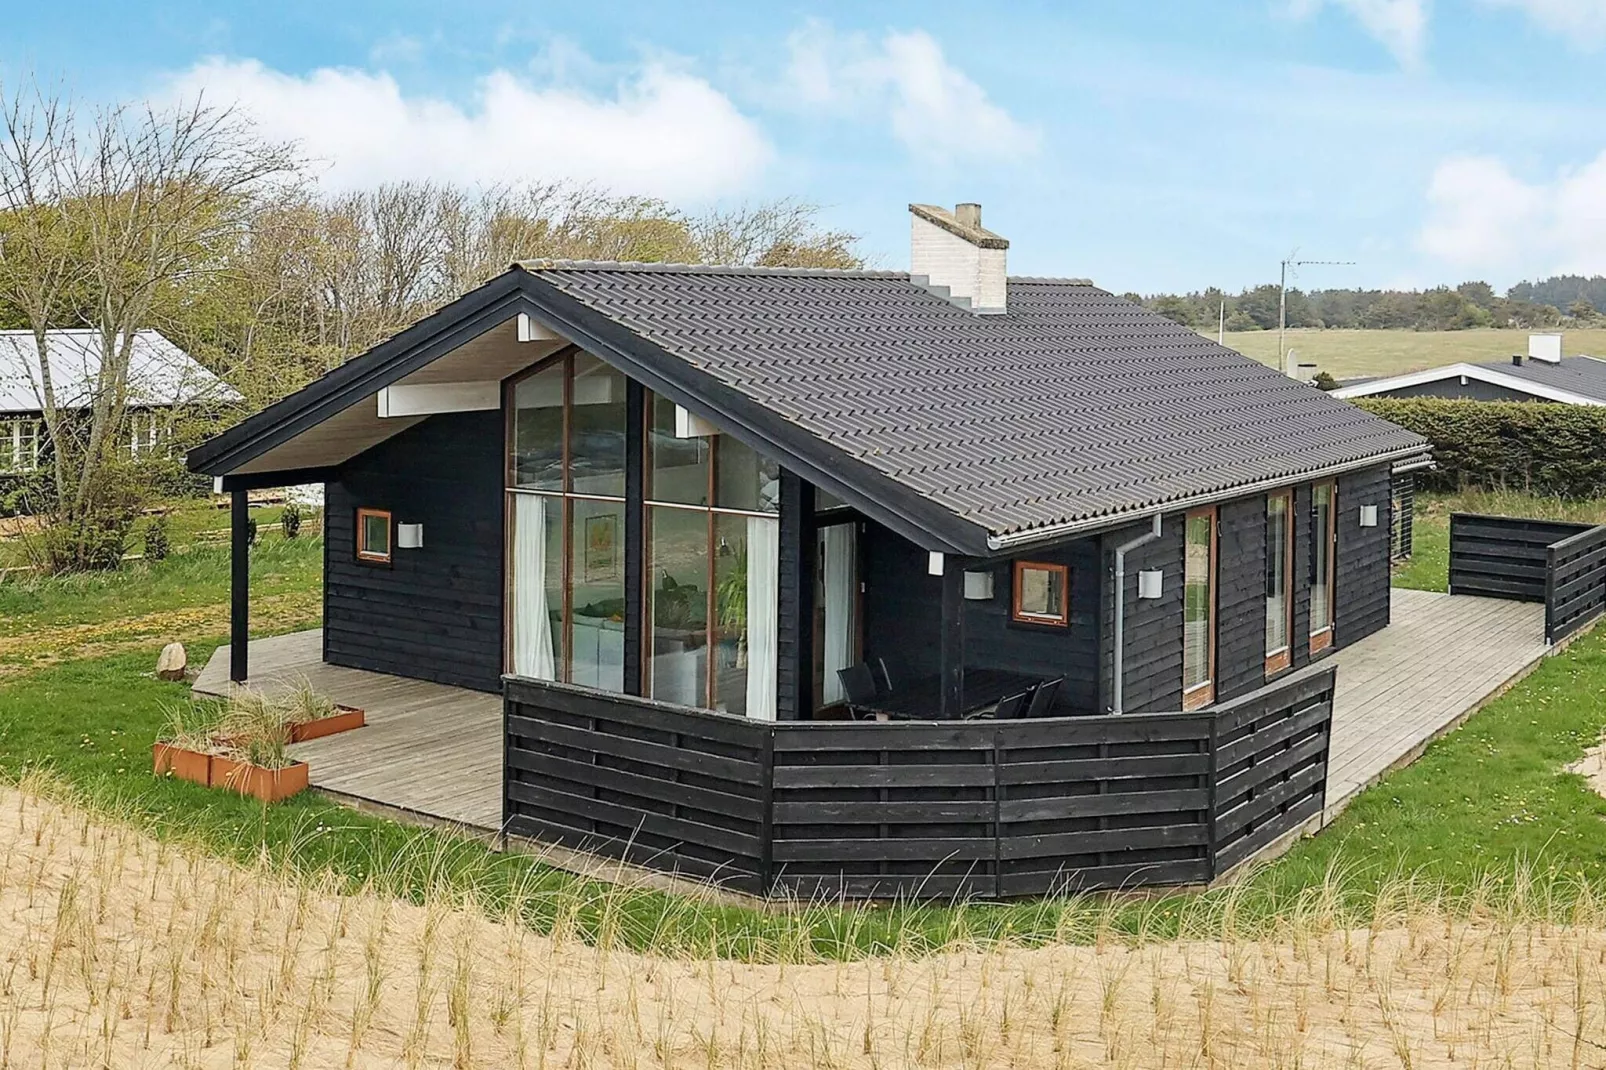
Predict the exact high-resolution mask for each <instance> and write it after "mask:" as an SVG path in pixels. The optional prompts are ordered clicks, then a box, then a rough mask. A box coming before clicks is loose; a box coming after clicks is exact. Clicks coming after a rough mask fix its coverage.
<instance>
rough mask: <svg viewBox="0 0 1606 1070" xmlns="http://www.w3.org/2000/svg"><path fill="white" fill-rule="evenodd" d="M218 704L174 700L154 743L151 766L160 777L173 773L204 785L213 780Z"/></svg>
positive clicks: (180, 777) (168, 708)
mask: <svg viewBox="0 0 1606 1070" xmlns="http://www.w3.org/2000/svg"><path fill="white" fill-rule="evenodd" d="M216 707H217V704H216V703H200V702H175V703H173V704H172V705H170V706H168V707H167V709H166V711H165V712H166V714H167V720H166V723H165V724H163V726H162V730H161V732H160V734H159V735H158V736H157V739H156V742H155V743H154V744H152V745H151V765H152V768H153V769H154V770H155V771H156V774H157V775H158V776H169V775H171V776H174V777H177V778H178V779H179V780H188V781H189V782H190V783H192V784H200V785H201V786H202V787H206V786H209V785H210V784H211V783H212V751H213V749H214V747H215V743H214V739H213V737H214V736H215V735H216V733H217V728H218V717H219V711H218V709H217V708H216Z"/></svg>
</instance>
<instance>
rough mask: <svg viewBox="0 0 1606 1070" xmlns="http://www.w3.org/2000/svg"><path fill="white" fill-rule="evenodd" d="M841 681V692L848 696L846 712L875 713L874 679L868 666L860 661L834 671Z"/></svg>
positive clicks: (853, 713) (862, 714)
mask: <svg viewBox="0 0 1606 1070" xmlns="http://www.w3.org/2000/svg"><path fill="white" fill-rule="evenodd" d="M836 678H837V679H838V680H840V681H842V692H843V694H845V695H847V697H848V712H849V713H850V714H852V715H853V716H855V717H862V716H873V715H874V714H875V700H876V698H877V695H876V681H875V674H874V673H872V672H871V671H870V666H868V665H866V664H864V663H863V662H860V663H859V664H857V665H849V666H848V667H847V668H845V669H838V670H837V671H836Z"/></svg>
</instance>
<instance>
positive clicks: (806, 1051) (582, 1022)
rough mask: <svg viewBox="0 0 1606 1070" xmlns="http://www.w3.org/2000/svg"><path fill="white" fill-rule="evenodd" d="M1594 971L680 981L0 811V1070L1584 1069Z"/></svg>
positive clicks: (1544, 966) (1551, 954) (1334, 945)
mask: <svg viewBox="0 0 1606 1070" xmlns="http://www.w3.org/2000/svg"><path fill="white" fill-rule="evenodd" d="M1603 961H1606V934H1603V933H1602V931H1600V930H1599V929H1596V928H1593V927H1591V928H1581V929H1569V928H1561V927H1536V926H1533V925H1525V924H1523V925H1519V924H1515V923H1510V924H1500V923H1497V922H1495V921H1493V920H1490V921H1486V922H1481V923H1480V922H1464V921H1454V920H1450V919H1447V918H1443V917H1438V916H1433V915H1418V916H1414V917H1411V918H1401V919H1399V920H1398V923H1397V924H1390V925H1389V926H1385V927H1381V928H1379V929H1378V930H1377V931H1370V930H1360V931H1355V930H1349V931H1343V930H1340V931H1326V930H1323V929H1322V928H1321V927H1320V926H1319V925H1315V924H1306V925H1305V926H1303V927H1302V928H1301V931H1300V932H1298V933H1292V934H1290V935H1289V937H1288V938H1287V939H1286V940H1283V941H1277V942H1271V941H1267V942H1249V941H1190V942H1181V943H1170V944H1164V945H1152V946H1147V947H1128V946H1122V945H1119V944H1116V943H1113V942H1106V943H1104V944H1103V945H1102V946H1078V947H1069V946H1066V947H1050V948H1039V949H1034V950H1022V949H1014V948H992V949H990V950H986V951H983V950H972V951H965V952H956V953H950V954H942V955H935V956H929V957H924V958H912V957H911V958H889V959H874V960H870V961H864V962H856V963H850V964H839V963H807V964H743V963H737V962H729V961H687V960H677V959H670V958H665V957H659V956H654V955H644V954H636V953H631V952H625V951H619V950H612V951H610V950H599V949H596V948H593V947H590V946H588V945H586V944H583V943H581V942H579V941H578V940H574V939H564V938H551V937H546V936H539V935H536V934H534V933H532V932H529V931H528V930H526V929H525V928H523V927H521V926H519V925H517V924H514V923H511V922H500V921H497V920H495V919H491V918H487V917H486V916H484V915H483V914H481V913H479V912H477V911H474V910H472V909H469V910H465V909H460V908H458V907H457V906H455V905H453V904H452V903H449V902H436V903H431V904H428V905H424V906H416V905H411V904H407V903H402V902H398V901H395V900H393V899H388V898H385V897H381V896H378V895H372V894H364V895H337V894H333V893H332V892H330V891H329V890H328V889H326V888H322V887H320V886H318V885H317V884H316V883H308V882H306V881H298V880H290V879H286V878H285V877H284V876H283V875H282V874H279V873H276V872H273V871H271V870H268V869H261V868H259V869H248V868H239V867H235V866H231V865H226V864H223V863H221V862H219V861H217V860H216V859H214V858H212V857H210V856H207V855H204V854H201V853H199V852H197V851H194V850H187V849H183V848H179V847H174V846H172V845H163V844H161V843H158V842H156V841H153V840H152V839H150V838H149V837H147V836H145V835H144V834H142V833H140V832H137V831H134V830H132V829H130V828H127V827H123V826H121V825H116V824H110V823H107V822H105V821H104V820H103V819H99V818H96V817H93V816H90V815H87V814H85V813H82V812H79V811H76V810H74V809H71V808H69V807H66V806H63V805H60V804H57V803H54V802H49V801H46V800H43V799H41V798H38V797H35V796H31V795H27V794H23V793H19V792H17V791H14V790H0V1067H29V1068H33V1067H73V1068H78V1067H96V1066H105V1067H116V1068H118V1070H122V1068H128V1067H135V1068H137V1067H159V1066H183V1067H244V1066H255V1067H305V1068H320V1070H321V1068H336V1067H342V1068H343V1067H354V1068H355V1067H426V1066H427V1067H448V1066H456V1067H479V1066H484V1067H553V1068H555V1067H576V1068H578V1067H596V1068H609V1067H655V1066H674V1067H733V1068H752V1070H763V1068H768V1067H776V1068H786V1070H804V1068H816V1067H839V1068H859V1067H863V1068H871V1067H877V1068H879V1067H904V1066H932V1067H955V1068H971V1067H1036V1066H1044V1067H1087V1066H1109V1067H1120V1068H1138V1067H1179V1068H1180V1067H1293V1066H1302V1067H1357V1068H1358V1067H1399V1066H1408V1067H1412V1068H1416V1067H1442V1066H1488V1067H1495V1066H1500V1067H1508V1066H1509V1067H1540V1066H1546V1067H1550V1066H1591V1067H1594V1066H1601V1065H1602V1064H1603V1063H1606V985H1603V983H1602V981H1603V976H1602V970H1603V966H1602V963H1603ZM1580 1023H1582V1035H1581V1036H1580V1035H1579V1027H1580Z"/></svg>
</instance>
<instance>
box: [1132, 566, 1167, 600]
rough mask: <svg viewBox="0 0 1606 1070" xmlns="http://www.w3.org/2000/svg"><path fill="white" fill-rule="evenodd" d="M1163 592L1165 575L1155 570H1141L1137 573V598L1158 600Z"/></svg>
mask: <svg viewBox="0 0 1606 1070" xmlns="http://www.w3.org/2000/svg"><path fill="white" fill-rule="evenodd" d="M1164 590H1165V573H1164V572H1161V571H1160V570H1159V569H1157V568H1146V569H1141V570H1139V572H1138V597H1139V598H1159V597H1160V595H1161V593H1162V592H1163V591H1164Z"/></svg>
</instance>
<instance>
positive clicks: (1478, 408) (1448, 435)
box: [1355, 398, 1606, 498]
mask: <svg viewBox="0 0 1606 1070" xmlns="http://www.w3.org/2000/svg"><path fill="white" fill-rule="evenodd" d="M1355 404H1357V405H1359V406H1360V407H1361V408H1363V409H1365V410H1367V411H1368V412H1372V413H1376V414H1377V415H1379V416H1381V417H1383V418H1384V419H1385V420H1390V421H1392V422H1394V423H1396V424H1399V425H1400V426H1401V427H1404V428H1407V429H1409V430H1411V431H1415V432H1416V433H1417V434H1419V435H1421V436H1422V437H1424V438H1426V439H1427V440H1428V441H1429V442H1430V443H1432V444H1433V458H1434V460H1435V461H1437V462H1438V468H1437V469H1435V470H1431V471H1418V472H1417V483H1418V485H1419V486H1422V487H1426V488H1428V489H1431V490H1463V489H1468V488H1473V487H1476V488H1481V489H1483V490H1522V491H1526V492H1528V493H1530V494H1538V495H1545V496H1553V497H1559V498H1602V497H1606V407H1595V406H1589V405H1565V404H1560V403H1556V402H1532V401H1463V400H1450V399H1446V398H1357V399H1355Z"/></svg>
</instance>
